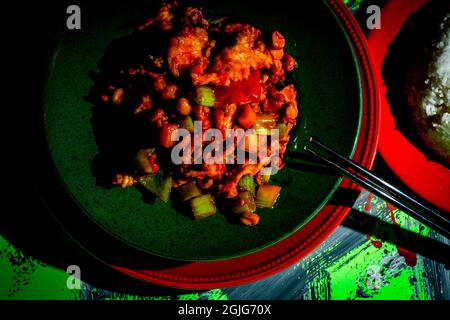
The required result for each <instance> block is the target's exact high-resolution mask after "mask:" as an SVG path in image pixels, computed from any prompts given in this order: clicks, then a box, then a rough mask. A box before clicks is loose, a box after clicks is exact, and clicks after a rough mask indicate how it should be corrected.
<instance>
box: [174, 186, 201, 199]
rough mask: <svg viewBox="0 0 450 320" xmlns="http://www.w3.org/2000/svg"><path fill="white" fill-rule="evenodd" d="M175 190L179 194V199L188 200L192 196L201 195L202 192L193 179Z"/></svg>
mask: <svg viewBox="0 0 450 320" xmlns="http://www.w3.org/2000/svg"><path fill="white" fill-rule="evenodd" d="M177 191H178V192H179V194H180V198H181V201H183V202H185V201H189V200H192V199H193V198H196V197H199V196H201V195H202V192H201V191H200V189H199V188H198V187H197V185H196V184H195V181H189V182H188V183H186V184H184V185H182V186H180V187H178V188H177Z"/></svg>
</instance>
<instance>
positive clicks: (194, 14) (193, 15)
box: [183, 7, 209, 27]
mask: <svg viewBox="0 0 450 320" xmlns="http://www.w3.org/2000/svg"><path fill="white" fill-rule="evenodd" d="M183 24H184V25H185V26H196V27H208V26H209V23H208V20H206V19H205V18H203V12H202V9H200V8H193V7H187V8H186V10H185V12H184V18H183Z"/></svg>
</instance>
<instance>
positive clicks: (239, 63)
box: [191, 24, 273, 86]
mask: <svg viewBox="0 0 450 320" xmlns="http://www.w3.org/2000/svg"><path fill="white" fill-rule="evenodd" d="M236 31H237V32H238V33H237V35H236V44H235V45H234V46H231V47H227V48H225V49H223V51H222V52H221V53H220V54H219V55H217V56H216V57H215V58H214V60H213V62H212V65H211V67H210V68H209V70H208V72H207V73H202V74H199V73H191V76H192V81H193V83H194V85H207V84H213V85H220V86H229V85H230V83H231V81H240V80H246V79H247V78H248V77H249V76H250V73H251V72H252V71H255V70H259V69H261V68H265V69H269V68H270V67H271V66H272V65H273V58H272V55H271V54H270V52H269V51H268V50H267V49H266V48H265V46H264V45H263V44H262V42H259V41H257V40H258V38H259V37H260V36H261V31H260V30H258V29H256V28H255V27H253V26H251V25H248V24H233V25H228V26H226V27H225V32H229V33H234V32H236ZM261 44H262V45H261Z"/></svg>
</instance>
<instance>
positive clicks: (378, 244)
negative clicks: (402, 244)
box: [367, 234, 383, 249]
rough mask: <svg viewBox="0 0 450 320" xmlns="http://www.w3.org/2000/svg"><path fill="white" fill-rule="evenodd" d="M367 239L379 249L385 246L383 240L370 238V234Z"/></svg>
mask: <svg viewBox="0 0 450 320" xmlns="http://www.w3.org/2000/svg"><path fill="white" fill-rule="evenodd" d="M367 239H369V240H370V243H371V244H372V245H373V246H374V247H375V248H377V249H380V248H381V247H382V246H383V242H381V241H380V240H373V239H371V238H370V234H368V235H367Z"/></svg>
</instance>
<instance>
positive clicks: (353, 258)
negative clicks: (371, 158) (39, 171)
mask: <svg viewBox="0 0 450 320" xmlns="http://www.w3.org/2000/svg"><path fill="white" fill-rule="evenodd" d="M344 2H345V3H346V4H347V5H348V7H349V8H350V10H352V12H353V13H354V14H355V16H356V17H357V19H358V21H359V22H360V25H361V26H362V27H363V29H365V28H366V27H365V19H364V18H365V17H366V16H365V12H366V10H365V9H366V7H367V2H368V1H367V0H345V1H344ZM384 2H385V1H371V4H372V3H379V4H380V5H382V4H383V3H384ZM364 31H365V32H366V33H367V32H368V30H364ZM374 171H375V172H377V173H379V174H381V175H382V176H384V177H388V178H389V179H391V181H393V182H396V183H400V182H399V181H396V178H395V176H394V175H393V174H392V172H390V170H389V168H387V167H386V165H385V163H384V162H383V160H382V159H381V158H380V157H377V159H376V161H375V168H374ZM33 200H34V201H35V204H33V210H34V211H35V213H36V214H35V215H32V216H31V218H30V219H31V220H30V221H29V223H28V224H27V227H25V229H24V228H23V225H20V221H17V220H18V219H14V217H13V215H5V216H7V218H6V220H5V219H4V220H5V221H2V223H1V224H0V299H67V300H92V299H94V300H97V299H125V300H134V299H136V300H140V299H144V300H160V299H163V300H165V299H178V300H197V299H204V300H219V299H220V300H226V299H236V300H240V299H242V300H244V299H286V300H301V299H305V300H329V299H343V300H346V299H356V300H366V299H402V300H440V299H445V300H448V299H449V298H450V271H449V265H448V262H449V261H448V258H449V255H448V253H449V250H448V249H449V241H448V240H447V239H445V238H443V237H441V236H440V235H438V234H436V233H435V232H433V231H432V230H430V229H429V228H427V227H425V226H423V225H421V224H420V223H419V222H417V221H415V220H414V219H412V218H410V217H408V216H407V215H406V214H404V213H403V212H401V211H399V210H396V209H395V208H393V207H390V206H389V205H387V204H386V203H385V202H384V201H383V200H381V199H378V198H377V197H376V196H374V195H372V194H369V193H368V192H366V191H363V192H362V193H361V194H360V195H359V196H357V199H353V200H352V201H354V205H353V210H352V211H351V213H350V214H349V216H348V217H347V218H346V219H345V221H344V222H343V223H342V225H341V226H339V227H338V228H337V229H336V230H335V232H334V233H333V234H332V235H331V236H330V237H329V238H328V239H327V240H326V241H325V242H324V243H322V244H321V245H320V246H319V247H318V248H317V249H316V250H314V251H313V252H312V253H311V254H309V255H308V256H307V257H305V258H304V259H302V260H301V261H299V262H297V263H296V264H294V265H293V266H291V267H290V268H288V269H286V270H284V271H282V272H280V273H278V274H276V275H274V276H271V277H269V278H265V279H263V280H260V281H257V282H254V283H250V284H246V285H242V286H238V287H231V288H225V289H214V290H209V291H204V292H186V291H180V290H173V289H165V288H160V287H156V286H153V285H150V284H146V283H143V282H140V281H138V280H134V279H131V278H128V277H126V276H123V275H121V274H119V273H117V272H115V271H113V270H110V269H109V268H107V267H106V266H104V265H103V264H101V263H100V262H99V261H97V260H96V259H95V258H93V257H91V256H88V255H87V254H86V253H85V252H84V251H83V250H82V249H80V248H78V247H77V246H76V245H75V243H74V242H73V241H72V240H71V239H70V237H68V236H67V235H66V234H64V232H63V231H61V229H60V228H59V226H58V225H57V224H56V222H55V221H54V220H52V218H51V217H50V216H48V214H47V215H45V212H46V210H45V208H44V207H42V205H40V203H39V200H38V199H30V203H32V201H33ZM355 200H356V201H355ZM41 213H42V214H41ZM33 216H34V217H35V218H34V219H33ZM43 216H44V218H42V217H43ZM8 217H10V218H8ZM393 222H395V223H396V224H398V226H399V227H400V228H401V229H402V230H403V231H399V228H396V227H393ZM19 225H20V228H19ZM19 229H20V230H21V231H20V232H19V231H18V230H19ZM42 230H45V231H46V232H44V233H45V234H42V233H43V232H42ZM405 230H406V231H405ZM69 265H78V266H80V270H81V274H80V276H81V279H82V281H81V286H80V288H76V287H75V288H73V289H70V288H71V286H70V283H71V278H69V275H68V273H67V272H66V270H67V266H69ZM68 284H69V286H68Z"/></svg>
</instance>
